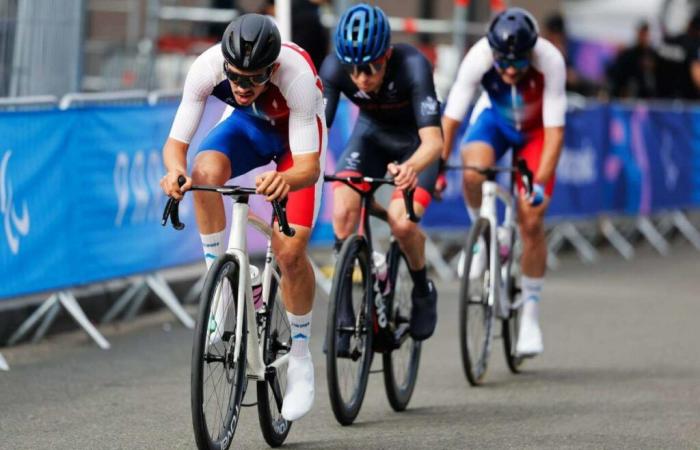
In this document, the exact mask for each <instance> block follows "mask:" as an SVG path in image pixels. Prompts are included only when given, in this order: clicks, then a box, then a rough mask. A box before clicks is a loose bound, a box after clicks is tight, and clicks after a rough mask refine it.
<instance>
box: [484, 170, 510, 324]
mask: <svg viewBox="0 0 700 450" xmlns="http://www.w3.org/2000/svg"><path fill="white" fill-rule="evenodd" d="M481 189H482V197H481V213H480V217H482V218H484V219H486V220H488V221H489V224H490V228H491V230H492V236H491V241H492V242H493V243H494V245H491V246H490V247H489V248H490V254H489V261H490V267H489V271H490V273H492V274H500V276H499V277H496V276H491V277H490V280H489V284H490V286H489V288H490V289H489V292H490V294H489V298H488V303H489V305H491V306H493V304H494V303H495V302H498V305H499V310H500V311H499V313H500V315H501V317H508V310H509V308H510V306H509V305H508V302H507V301H506V299H505V296H504V295H502V293H501V290H502V286H501V284H502V283H501V281H502V280H505V281H504V283H503V284H506V283H508V278H509V277H508V275H509V274H508V272H509V266H510V262H509V263H508V265H506V266H505V267H502V264H501V258H500V255H499V248H500V245H499V242H498V233H497V230H498V226H499V223H498V211H497V210H496V205H497V203H498V201H499V200H500V201H501V202H503V204H504V205H505V208H506V211H505V218H504V220H503V223H502V224H501V226H502V227H505V228H506V229H507V230H508V232H509V233H511V235H512V233H513V231H514V228H515V200H514V198H513V195H512V194H511V193H510V191H509V190H506V189H505V188H504V187H503V186H501V185H500V184H498V183H497V182H495V181H492V180H486V181H484V183H483V184H482V187H481ZM512 244H513V242H512V241H511V245H512ZM511 253H512V251H511ZM504 269H505V270H504ZM503 287H505V286H503Z"/></svg>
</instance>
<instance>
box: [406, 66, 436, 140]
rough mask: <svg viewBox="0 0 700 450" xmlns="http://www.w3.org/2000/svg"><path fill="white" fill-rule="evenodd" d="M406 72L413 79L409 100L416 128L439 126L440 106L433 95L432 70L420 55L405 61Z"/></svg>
mask: <svg viewBox="0 0 700 450" xmlns="http://www.w3.org/2000/svg"><path fill="white" fill-rule="evenodd" d="M406 63H407V67H406V70H407V71H408V72H409V74H411V76H412V77H413V82H412V86H411V100H412V103H413V113H414V115H415V118H416V125H417V127H418V128H419V129H420V128H423V127H431V126H438V127H439V126H440V104H439V103H438V101H437V95H436V94H435V84H434V82H433V68H432V66H431V65H430V62H428V60H427V59H426V58H425V56H423V55H422V54H421V53H416V54H415V55H412V56H411V57H410V58H408V59H407V60H406Z"/></svg>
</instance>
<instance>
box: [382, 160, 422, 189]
mask: <svg viewBox="0 0 700 450" xmlns="http://www.w3.org/2000/svg"><path fill="white" fill-rule="evenodd" d="M387 170H388V171H389V173H390V174H391V175H392V176H393V177H394V182H395V183H396V188H397V189H400V190H412V189H415V188H416V186H417V185H418V174H416V171H415V169H414V168H413V166H412V165H410V164H408V163H403V164H397V163H395V162H393V163H389V164H388V165H387Z"/></svg>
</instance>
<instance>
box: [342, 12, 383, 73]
mask: <svg viewBox="0 0 700 450" xmlns="http://www.w3.org/2000/svg"><path fill="white" fill-rule="evenodd" d="M390 38H391V28H389V19H388V18H387V17H386V15H385V14H384V11H382V10H381V9H380V8H378V7H376V6H371V5H367V4H364V3H361V4H359V5H355V6H353V7H352V8H350V9H348V10H347V11H345V14H343V16H342V17H341V18H340V21H339V22H338V27H337V28H336V29H335V54H336V56H337V57H338V59H340V61H341V62H342V63H343V64H366V63H368V62H371V61H374V60H375V59H378V58H379V57H381V56H382V55H383V54H384V53H385V52H386V50H387V49H388V48H389V40H390Z"/></svg>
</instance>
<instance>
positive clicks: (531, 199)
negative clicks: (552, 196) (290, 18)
mask: <svg viewBox="0 0 700 450" xmlns="http://www.w3.org/2000/svg"><path fill="white" fill-rule="evenodd" d="M525 199H526V200H527V202H528V203H530V205H532V206H539V205H541V204H542V202H543V201H544V186H542V185H541V184H539V183H535V184H534V185H533V186H532V193H531V194H530V195H527V196H526V197H525Z"/></svg>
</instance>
